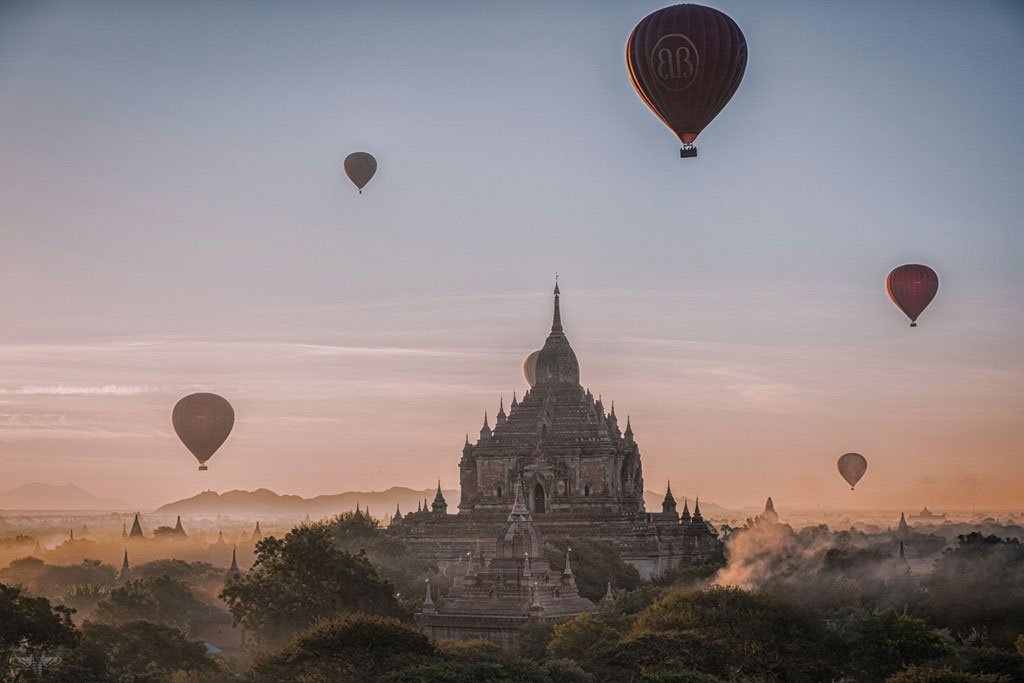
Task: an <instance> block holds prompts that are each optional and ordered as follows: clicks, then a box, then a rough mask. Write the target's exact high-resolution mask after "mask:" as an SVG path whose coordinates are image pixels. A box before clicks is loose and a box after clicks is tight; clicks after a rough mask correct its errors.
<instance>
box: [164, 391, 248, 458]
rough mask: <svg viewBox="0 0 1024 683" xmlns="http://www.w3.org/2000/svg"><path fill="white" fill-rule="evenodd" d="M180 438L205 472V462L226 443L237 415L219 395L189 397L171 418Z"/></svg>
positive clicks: (181, 401) (175, 410)
mask: <svg viewBox="0 0 1024 683" xmlns="http://www.w3.org/2000/svg"><path fill="white" fill-rule="evenodd" d="M171 422H172V423H173V424H174V431H175V432H176V433H177V434H178V438H179V439H181V442H182V443H183V444H185V447H186V448H187V449H189V450H190V451H192V455H194V456H196V460H198V461H199V469H200V470H205V469H206V461H207V460H209V459H210V458H212V457H213V454H214V453H216V452H217V449H218V448H220V447H221V445H222V444H223V443H224V442H225V441H226V440H227V438H228V434H230V433H231V428H232V427H233V426H234V425H235V411H234V409H233V408H232V407H231V404H230V403H228V402H227V401H226V400H225V399H224V398H222V397H220V396H218V395H217V394H202V393H201V394H189V395H188V396H186V397H185V398H183V399H181V400H180V401H178V403H177V404H176V405H175V406H174V412H173V413H172V414H171Z"/></svg>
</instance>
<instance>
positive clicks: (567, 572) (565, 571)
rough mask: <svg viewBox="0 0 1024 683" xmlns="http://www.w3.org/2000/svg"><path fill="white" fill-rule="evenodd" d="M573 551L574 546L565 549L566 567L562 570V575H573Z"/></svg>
mask: <svg viewBox="0 0 1024 683" xmlns="http://www.w3.org/2000/svg"><path fill="white" fill-rule="evenodd" d="M571 552H572V548H566V549H565V569H563V570H562V576H572V565H571V564H569V553H571Z"/></svg>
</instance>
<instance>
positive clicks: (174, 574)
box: [132, 559, 224, 596]
mask: <svg viewBox="0 0 1024 683" xmlns="http://www.w3.org/2000/svg"><path fill="white" fill-rule="evenodd" d="M161 575H163V576H169V577H171V578H172V579H176V580H178V581H180V582H182V583H184V584H186V585H187V586H189V587H190V588H193V589H195V590H198V591H200V592H201V593H204V594H207V595H211V596H213V595H216V593H218V592H219V591H220V589H221V588H222V587H223V585H224V568H223V567H217V566H215V565H214V564H212V563H210V562H186V561H185V560H177V559H160V560H153V561H151V562H146V563H145V564H140V565H139V566H138V567H135V568H133V569H132V576H134V577H136V578H140V579H144V578H147V577H150V576H161Z"/></svg>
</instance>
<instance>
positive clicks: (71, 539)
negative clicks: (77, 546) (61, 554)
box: [68, 527, 75, 541]
mask: <svg viewBox="0 0 1024 683" xmlns="http://www.w3.org/2000/svg"><path fill="white" fill-rule="evenodd" d="M69 531H71V537H70V538H68V540H69V541H73V540H75V529H74V528H73V527H72V528H71V529H70V530H69Z"/></svg>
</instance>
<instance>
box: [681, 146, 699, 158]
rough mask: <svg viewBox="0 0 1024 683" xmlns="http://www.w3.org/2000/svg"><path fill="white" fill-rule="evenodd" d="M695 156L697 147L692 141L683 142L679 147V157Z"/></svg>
mask: <svg viewBox="0 0 1024 683" xmlns="http://www.w3.org/2000/svg"><path fill="white" fill-rule="evenodd" d="M695 156H697V148H696V147H694V146H693V143H692V142H684V143H683V146H682V147H680V148H679V158H680V159H686V158H688V157H695Z"/></svg>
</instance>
